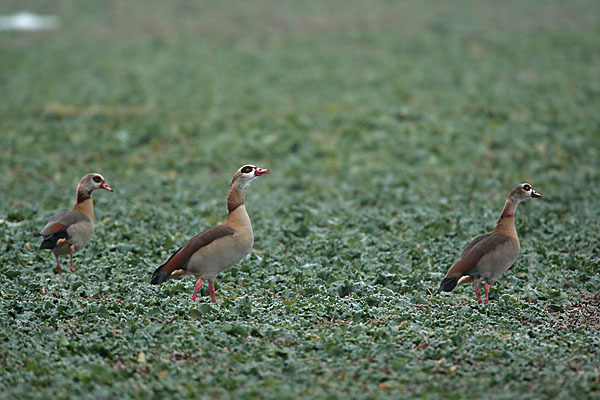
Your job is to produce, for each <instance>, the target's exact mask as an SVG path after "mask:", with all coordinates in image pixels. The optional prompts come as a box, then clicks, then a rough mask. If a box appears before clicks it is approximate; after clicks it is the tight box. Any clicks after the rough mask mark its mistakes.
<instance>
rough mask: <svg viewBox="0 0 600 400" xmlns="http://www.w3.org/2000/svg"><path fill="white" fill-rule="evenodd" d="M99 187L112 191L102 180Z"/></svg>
mask: <svg viewBox="0 0 600 400" xmlns="http://www.w3.org/2000/svg"><path fill="white" fill-rule="evenodd" d="M100 187H101V188H102V189H106V190H108V191H109V192H112V191H113V190H112V188H111V187H110V186H108V185H107V184H106V182H102V185H100Z"/></svg>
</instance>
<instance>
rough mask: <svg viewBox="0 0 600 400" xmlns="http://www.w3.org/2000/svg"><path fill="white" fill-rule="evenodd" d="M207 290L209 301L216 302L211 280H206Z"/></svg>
mask: <svg viewBox="0 0 600 400" xmlns="http://www.w3.org/2000/svg"><path fill="white" fill-rule="evenodd" d="M208 292H209V293H210V301H212V302H213V303H216V302H217V298H216V297H215V287H214V286H213V283H212V281H208Z"/></svg>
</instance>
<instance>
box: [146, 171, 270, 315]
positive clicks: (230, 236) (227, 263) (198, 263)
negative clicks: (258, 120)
mask: <svg viewBox="0 0 600 400" xmlns="http://www.w3.org/2000/svg"><path fill="white" fill-rule="evenodd" d="M267 173H269V170H268V169H262V168H258V167H256V166H254V165H244V166H243V167H242V168H240V169H239V170H238V171H237V172H236V173H235V175H234V176H233V180H232V181H231V187H230V188H229V195H228V196H227V210H229V215H228V216H227V219H226V220H225V222H224V223H223V224H221V225H217V226H215V227H212V228H210V229H207V230H205V231H204V232H202V233H200V234H199V235H197V236H195V237H194V238H192V239H191V240H190V241H188V242H187V243H186V244H185V245H184V246H183V247H181V248H180V249H179V250H177V251H176V252H175V253H174V254H173V255H172V256H171V257H170V258H169V259H168V260H167V261H166V262H165V263H164V264H162V265H161V266H160V267H158V268H157V269H156V271H154V275H153V276H152V281H151V283H152V284H154V285H160V284H161V283H163V282H164V281H166V280H167V279H169V278H172V277H175V276H179V275H195V276H197V277H198V281H197V282H196V286H195V288H194V294H193V295H192V301H196V296H197V294H198V290H200V287H201V286H202V282H203V280H205V279H206V280H208V291H209V293H210V299H211V301H212V302H213V303H216V302H217V299H216V297H215V288H214V286H213V282H214V280H215V279H216V277H217V275H218V274H219V272H222V271H225V270H226V269H227V268H229V267H231V266H233V265H235V264H237V263H238V262H239V261H241V260H242V259H243V258H244V257H246V256H247V255H248V254H249V253H250V251H251V250H252V245H253V244H254V234H253V233H252V225H251V224H250V218H249V217H248V213H247V212H246V207H245V206H244V196H245V194H246V189H248V187H249V186H250V184H251V183H252V181H254V180H255V179H256V178H258V177H259V176H261V175H264V174H267Z"/></svg>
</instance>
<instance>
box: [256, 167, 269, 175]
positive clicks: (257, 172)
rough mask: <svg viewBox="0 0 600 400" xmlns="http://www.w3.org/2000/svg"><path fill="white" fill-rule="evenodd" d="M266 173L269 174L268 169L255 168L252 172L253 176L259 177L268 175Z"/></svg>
mask: <svg viewBox="0 0 600 400" xmlns="http://www.w3.org/2000/svg"><path fill="white" fill-rule="evenodd" d="M268 173H269V170H268V169H262V168H258V167H256V169H255V170H254V175H255V176H261V175H264V174H268Z"/></svg>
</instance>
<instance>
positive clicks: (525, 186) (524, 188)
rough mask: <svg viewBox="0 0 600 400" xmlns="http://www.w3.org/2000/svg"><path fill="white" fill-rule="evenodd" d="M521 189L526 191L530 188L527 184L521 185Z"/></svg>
mask: <svg viewBox="0 0 600 400" xmlns="http://www.w3.org/2000/svg"><path fill="white" fill-rule="evenodd" d="M523 190H524V191H526V192H529V191H530V190H531V186H529V185H524V186H523Z"/></svg>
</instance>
